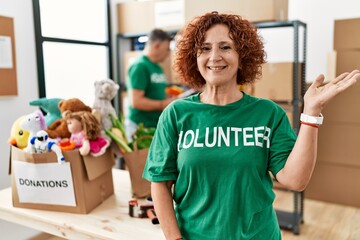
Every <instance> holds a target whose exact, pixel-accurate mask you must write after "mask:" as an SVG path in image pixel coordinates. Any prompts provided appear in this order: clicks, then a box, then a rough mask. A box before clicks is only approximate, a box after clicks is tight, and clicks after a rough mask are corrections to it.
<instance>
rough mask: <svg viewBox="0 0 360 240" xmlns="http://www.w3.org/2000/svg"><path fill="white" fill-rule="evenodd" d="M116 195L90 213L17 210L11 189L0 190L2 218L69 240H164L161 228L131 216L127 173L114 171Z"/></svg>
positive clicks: (0, 215) (148, 220) (0, 212)
mask: <svg viewBox="0 0 360 240" xmlns="http://www.w3.org/2000/svg"><path fill="white" fill-rule="evenodd" d="M113 178H114V187H115V194H114V195H113V196H111V197H110V198H108V199H107V200H106V201H105V202H103V203H102V204H101V205H100V206H98V207H97V208H95V209H94V210H93V211H92V212H91V213H89V214H73V213H63V212H52V211H43V210H33V209H25V208H14V207H13V206H12V199H11V198H12V197H11V188H6V189H3V190H1V191H0V218H1V219H3V220H6V221H9V222H13V223H16V224H20V225H23V226H26V227H30V228H33V229H36V230H39V231H42V232H46V233H50V234H52V235H56V236H59V237H63V238H68V239H144V238H146V239H147V240H151V239H154V240H155V239H156V240H159V239H164V236H163V234H162V231H161V229H160V226H159V225H153V224H152V223H151V221H150V219H148V218H132V217H130V216H129V207H128V201H129V200H130V199H131V193H130V178H129V174H128V172H127V171H124V170H118V169H114V170H113Z"/></svg>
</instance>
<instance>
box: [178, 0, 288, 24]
mask: <svg viewBox="0 0 360 240" xmlns="http://www.w3.org/2000/svg"><path fill="white" fill-rule="evenodd" d="M184 1H185V22H189V21H191V20H192V19H193V18H194V17H196V16H199V15H202V14H204V13H207V12H212V11H218V12H220V13H231V14H238V15H241V16H242V17H244V18H246V19H248V20H249V21H254V22H258V21H275V20H278V21H285V20H287V19H288V0H252V1H247V0H238V1H235V0H223V1H217V0H196V1H193V0H184Z"/></svg>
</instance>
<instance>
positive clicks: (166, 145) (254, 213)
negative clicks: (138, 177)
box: [143, 93, 296, 240]
mask: <svg viewBox="0 0 360 240" xmlns="http://www.w3.org/2000/svg"><path fill="white" fill-rule="evenodd" d="M295 140H296V134H295V133H294V131H293V129H292V128H291V125H290V123H289V120H288V118H287V116H286V113H285V111H284V110H283V109H282V108H281V107H279V106H278V105H277V104H275V103H274V102H272V101H269V100H265V99H258V98H255V97H252V96H250V95H247V94H245V93H244V97H243V98H242V99H241V100H239V101H237V102H234V103H231V104H228V105H225V106H217V105H210V104H204V103H201V102H200V100H199V94H197V95H194V96H191V97H188V98H186V99H181V100H176V101H175V102H173V103H172V104H170V105H169V106H168V107H167V108H166V109H165V110H164V112H163V113H162V115H161V116H160V120H159V124H158V127H157V131H156V134H155V137H154V138H153V141H152V144H151V147H150V151H149V156H148V159H147V163H146V166H145V169H144V173H143V177H144V178H145V179H147V180H149V181H152V182H160V181H167V180H175V181H176V183H175V186H174V193H173V198H174V201H175V212H176V217H177V221H178V224H179V227H180V230H181V234H182V236H183V238H184V239H191V240H197V239H198V240H205V239H214V240H215V239H216V240H218V239H221V240H222V239H227V240H232V239H234V240H239V239H259V240H263V239H269V240H270V239H281V235H280V230H279V225H278V221H277V218H276V214H275V211H274V209H273V207H272V203H273V200H274V197H275V194H274V192H273V190H272V186H273V183H272V179H271V177H270V175H269V171H270V172H272V174H273V175H274V176H275V175H276V173H277V172H278V171H279V170H281V169H282V168H283V166H284V164H285V162H286V159H287V157H288V155H289V154H290V152H291V150H292V148H293V146H294V143H295Z"/></svg>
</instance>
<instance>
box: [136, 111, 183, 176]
mask: <svg viewBox="0 0 360 240" xmlns="http://www.w3.org/2000/svg"><path fill="white" fill-rule="evenodd" d="M173 112H174V111H173V108H172V107H171V106H168V107H167V108H166V109H165V110H164V111H163V112H162V114H161V116H160V118H159V122H158V125H157V128H156V131H155V135H154V138H153V141H152V142H151V146H150V149H149V154H148V158H147V160H146V165H145V168H144V172H143V178H145V179H146V180H148V181H150V182H161V181H169V180H176V179H177V176H178V174H179V173H178V170H177V154H178V151H177V141H178V134H177V127H176V118H175V114H173Z"/></svg>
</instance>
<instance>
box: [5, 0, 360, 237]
mask: <svg viewBox="0 0 360 240" xmlns="http://www.w3.org/2000/svg"><path fill="white" fill-rule="evenodd" d="M117 2H122V1H121V0H111V7H112V10H111V14H112V21H113V22H112V29H113V33H114V36H113V42H114V51H115V34H116V29H117V22H116V3H117ZM289 3H290V4H289V18H290V19H297V20H301V21H303V22H305V23H307V29H308V48H307V49H308V51H307V54H308V57H307V63H308V64H307V77H306V79H307V81H312V80H313V79H314V78H315V77H316V76H317V75H318V74H319V73H326V55H327V53H328V52H330V51H331V50H332V46H333V24H334V19H342V18H355V17H360V12H359V9H360V1H359V0H332V1H329V0H317V1H312V0H289ZM0 15H2V16H8V17H13V18H14V24H15V45H16V64H17V81H18V96H13V97H0V123H1V125H0V126H1V127H0V189H3V188H5V187H9V186H10V177H9V176H8V172H7V170H8V159H9V146H8V144H7V140H8V137H9V133H10V128H11V125H12V123H13V121H14V120H15V119H16V118H17V117H19V116H21V115H23V114H25V113H28V112H31V111H33V110H34V108H33V107H30V106H29V105H28V102H29V101H30V100H33V99H36V98H38V83H37V69H36V53H35V36H34V24H33V12H32V1H31V0H1V1H0ZM344 37H350V36H344ZM114 59H115V57H114ZM14 226H15V225H12V224H8V223H5V222H3V221H0V229H1V233H2V235H3V236H6V239H25V237H24V236H30V235H32V234H34V233H35V232H34V231H30V230H28V229H26V228H20V227H17V228H16V231H14V229H15V228H14ZM4 231H5V232H4ZM15 236H17V237H15Z"/></svg>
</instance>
